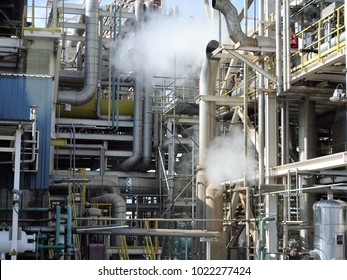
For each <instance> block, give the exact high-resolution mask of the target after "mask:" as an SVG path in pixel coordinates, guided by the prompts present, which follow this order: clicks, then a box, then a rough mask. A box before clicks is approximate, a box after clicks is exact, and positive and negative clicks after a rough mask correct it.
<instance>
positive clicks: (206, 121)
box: [196, 40, 220, 229]
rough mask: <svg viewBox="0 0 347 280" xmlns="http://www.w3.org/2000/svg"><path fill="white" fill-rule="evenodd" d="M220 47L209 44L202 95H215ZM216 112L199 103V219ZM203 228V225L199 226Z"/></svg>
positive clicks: (197, 185) (213, 41) (202, 211)
mask: <svg viewBox="0 0 347 280" xmlns="http://www.w3.org/2000/svg"><path fill="white" fill-rule="evenodd" d="M218 47H219V42H218V41H216V40H212V41H210V42H209V43H208V44H207V47H206V57H205V59H204V62H203V65H202V68H201V73H200V85H199V88H200V95H214V92H215V84H216V76H217V72H218V66H219V62H220V59H219V58H214V57H212V52H213V51H214V50H215V49H216V48H218ZM214 115H215V110H212V111H211V106H210V104H209V102H206V101H202V100H200V102H199V167H198V168H199V171H198V173H197V175H196V191H197V198H198V199H197V206H196V213H197V214H196V215H197V218H198V219H203V218H204V201H205V196H206V188H207V186H208V183H207V179H206V173H205V171H204V168H205V156H206V152H207V148H208V146H209V144H210V142H211V140H212V139H213V138H214V129H213V128H211V123H212V122H213V121H214V120H211V119H212V118H214ZM197 227H198V228H199V229H202V228H203V225H202V223H199V224H198V226H197Z"/></svg>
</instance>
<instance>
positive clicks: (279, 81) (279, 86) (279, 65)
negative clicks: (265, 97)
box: [276, 0, 282, 95]
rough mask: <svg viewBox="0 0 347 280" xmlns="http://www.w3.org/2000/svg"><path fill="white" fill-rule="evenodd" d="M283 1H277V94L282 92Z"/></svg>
mask: <svg viewBox="0 0 347 280" xmlns="http://www.w3.org/2000/svg"><path fill="white" fill-rule="evenodd" d="M281 49H282V36H281V0H276V80H277V82H276V93H277V95H280V94H281V92H282V52H281Z"/></svg>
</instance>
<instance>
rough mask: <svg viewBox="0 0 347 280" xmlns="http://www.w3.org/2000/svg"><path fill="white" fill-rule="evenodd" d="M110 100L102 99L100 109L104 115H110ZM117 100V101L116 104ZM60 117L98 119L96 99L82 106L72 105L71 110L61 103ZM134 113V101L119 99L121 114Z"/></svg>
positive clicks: (128, 114) (130, 114)
mask: <svg viewBox="0 0 347 280" xmlns="http://www.w3.org/2000/svg"><path fill="white" fill-rule="evenodd" d="M108 102H109V101H108V100H107V99H102V100H100V111H101V114H102V115H108V112H109V110H108ZM116 104H117V101H115V106H116ZM59 112H60V117H62V118H82V119H97V118H98V116H97V113H96V99H92V100H91V101H90V102H88V103H86V104H84V105H82V106H71V111H65V110H64V105H59ZM133 113H134V101H132V100H119V115H125V116H132V115H133Z"/></svg>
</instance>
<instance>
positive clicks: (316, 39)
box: [292, 5, 346, 72]
mask: <svg viewBox="0 0 347 280" xmlns="http://www.w3.org/2000/svg"><path fill="white" fill-rule="evenodd" d="M344 13H345V6H344V5H342V6H340V7H339V8H337V9H336V10H334V11H332V12H331V13H329V14H328V15H326V16H325V17H323V18H321V19H319V20H318V21H317V22H315V23H313V24H312V25H310V26H308V27H306V28H305V29H303V30H302V31H300V32H298V33H297V37H298V38H300V40H301V43H302V44H303V43H304V42H305V41H306V42H307V44H306V45H304V46H302V47H300V46H299V49H298V51H297V52H295V53H294V54H293V55H292V62H294V63H295V62H296V63H295V64H294V65H293V67H292V72H295V71H297V70H301V71H303V72H304V71H305V68H306V66H307V65H309V64H312V63H313V62H321V61H322V59H323V58H324V57H325V56H326V55H328V54H330V53H332V52H334V51H336V52H338V53H340V50H341V47H342V46H344V45H345V44H346V43H345V40H344V41H342V40H341V34H342V32H343V31H344V30H345V23H344V21H343V20H341V19H342V18H344ZM327 22H330V24H331V25H333V26H334V28H332V30H331V31H329V32H328V33H327V34H324V35H323V34H322V33H321V29H322V27H323V26H324V24H326V23H327ZM309 38H311V39H312V41H309V40H308V39H309ZM331 38H336V39H335V40H336V44H334V45H333V46H330V47H329V48H328V49H322V45H323V44H325V43H328V42H330V40H331ZM299 61H300V62H299ZM298 62H299V63H298Z"/></svg>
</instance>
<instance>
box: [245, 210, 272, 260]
mask: <svg viewBox="0 0 347 280" xmlns="http://www.w3.org/2000/svg"><path fill="white" fill-rule="evenodd" d="M275 218H276V217H275V216H269V217H264V218H255V219H250V221H251V222H259V231H260V235H259V243H260V246H259V252H258V255H259V256H260V259H261V260H265V253H266V252H265V242H264V241H265V224H266V222H268V221H274V220H275Z"/></svg>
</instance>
